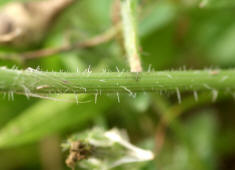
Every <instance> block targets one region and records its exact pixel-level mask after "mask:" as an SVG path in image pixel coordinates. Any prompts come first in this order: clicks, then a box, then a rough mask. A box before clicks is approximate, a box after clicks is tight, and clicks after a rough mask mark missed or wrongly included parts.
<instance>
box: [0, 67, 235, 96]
mask: <svg viewBox="0 0 235 170" xmlns="http://www.w3.org/2000/svg"><path fill="white" fill-rule="evenodd" d="M159 90H174V91H176V92H177V94H178V93H179V91H182V90H191V91H192V90H212V91H214V92H215V93H216V91H217V90H226V91H232V90H235V70H220V71H210V70H208V71H206V70H204V71H174V72H172V71H162V72H160V71H159V72H142V73H133V72H103V73H91V72H81V73H65V72H42V71H37V70H32V69H27V70H24V71H22V70H13V69H12V70H11V69H7V68H0V91H1V92H9V93H14V92H16V93H24V94H26V95H27V94H28V95H30V93H36V94H37V93H47V94H48V93H95V94H100V93H129V94H130V95H134V93H135V92H154V91H159Z"/></svg>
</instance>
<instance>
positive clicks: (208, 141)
mask: <svg viewBox="0 0 235 170" xmlns="http://www.w3.org/2000/svg"><path fill="white" fill-rule="evenodd" d="M10 1H13V0H2V1H1V2H0V5H1V6H2V5H4V4H6V3H8V2H10ZM112 3H113V1H111V0H99V2H97V1H95V0H80V1H77V2H76V3H75V4H74V5H73V6H71V7H69V9H67V10H66V11H65V12H64V13H63V14H62V15H60V16H59V18H58V19H57V20H56V23H55V25H54V27H53V28H52V29H51V30H50V32H49V34H48V36H47V38H46V40H45V41H44V42H43V44H41V47H40V48H53V47H58V46H61V45H63V44H65V43H68V42H75V41H83V40H86V39H87V38H89V37H92V36H94V35H97V34H99V33H101V32H103V31H105V30H107V29H108V28H109V27H111V25H112V22H111V13H112V10H111V9H112V8H111V6H112ZM234 16H235V1H234V0H223V1H221V0H202V1H201V0H177V1H176V0H140V6H139V36H140V41H141V55H142V62H143V66H144V70H148V68H149V66H150V65H151V68H152V69H155V70H160V69H161V70H163V69H168V70H171V69H173V70H174V69H185V68H186V69H204V68H217V67H219V68H233V67H234V66H235V47H234V42H235V23H234ZM121 48H122V47H120V44H119V43H118V42H116V41H112V42H109V43H107V44H103V45H100V46H97V47H94V48H91V49H89V50H79V51H75V52H69V53H66V54H58V55H54V56H48V57H46V58H42V59H35V60H31V61H27V62H26V63H24V64H21V65H19V64H18V63H14V62H11V61H2V60H1V61H0V66H8V67H15V66H17V67H18V68H27V67H32V68H37V67H40V68H41V69H42V70H49V71H52V70H53V71H60V70H64V71H72V72H73V71H76V70H77V67H78V68H79V69H80V70H81V71H83V70H85V69H87V68H88V67H89V66H91V68H92V69H93V70H95V71H102V70H103V69H107V70H109V71H116V66H118V68H119V70H122V69H125V70H127V69H128V66H127V61H126V59H125V57H124V54H123V51H122V49H121ZM0 53H1V54H5V53H6V51H5V50H4V49H0ZM0 79H1V78H0ZM0 81H1V80H0ZM160 94H161V95H159V94H137V96H136V97H135V98H133V97H130V96H128V95H127V94H125V95H124V94H120V103H118V98H117V95H106V94H102V96H98V99H97V103H96V104H95V102H94V100H95V97H94V95H78V99H79V103H78V104H76V100H75V98H76V96H75V95H66V96H65V95H59V97H57V96H50V97H51V98H53V99H57V100H61V101H53V100H47V99H40V98H32V97H30V98H29V99H28V98H26V97H25V96H22V95H14V100H13V101H12V98H11V96H9V95H8V94H1V96H0V126H1V130H0V169H4V170H21V169H24V170H26V169H35V170H36V169H45V170H47V169H48V170H49V169H50V163H49V164H48V161H45V160H50V162H51V163H52V164H53V163H56V162H59V163H58V165H59V168H60V169H61V170H62V169H66V166H65V164H64V163H63V162H64V158H65V156H66V155H67V153H60V152H59V153H58V152H56V150H60V149H61V148H60V146H59V145H54V144H53V143H52V144H51V145H46V147H45V143H46V142H45V141H47V140H49V141H50V140H51V141H53V139H56V140H57V141H58V140H59V142H58V143H61V142H62V141H63V140H65V139H66V137H68V136H69V135H70V134H72V133H74V132H80V131H82V130H84V129H88V128H91V127H93V126H99V127H102V128H106V129H110V128H112V127H118V128H122V129H126V130H127V132H128V134H129V136H130V139H131V141H132V142H133V143H135V144H137V145H139V146H142V147H144V148H146V149H151V150H153V151H154V150H156V159H155V160H154V161H151V162H148V163H146V164H144V165H141V166H137V167H136V168H135V167H133V166H131V165H130V167H131V168H133V169H134V168H135V169H142V170H158V169H163V170H169V169H174V170H177V169H179V170H184V169H185V170H186V169H190V170H193V169H195V170H214V169H224V170H227V169H234V168H235V167H234V163H233V162H234V160H235V135H234V130H235V122H234V121H235V117H234V110H235V105H234V100H233V99H232V95H234V94H231V92H228V93H223V92H221V93H219V97H221V98H219V99H218V100H217V102H214V103H213V102H212V95H211V94H210V93H206V94H201V93H200V92H199V93H198V101H195V99H194V97H195V94H194V96H193V94H189V93H184V94H181V95H182V103H181V104H178V101H177V97H176V94H175V93H169V92H160ZM205 96H206V97H205ZM64 100H66V101H64ZM83 102H84V103H83ZM166 114H177V115H179V116H178V117H177V116H175V118H174V120H172V121H171V122H170V123H169V124H168V125H166V127H165V128H163V129H162V130H161V131H159V130H158V129H159V125H160V124H161V120H162V117H164V115H166ZM161 143H162V145H160V144H161ZM158 146H160V149H159V148H158ZM50 148H54V150H53V149H52V151H51V149H50ZM43 151H44V152H46V153H47V152H48V153H47V154H42V153H44V152H43ZM55 154H61V155H60V156H54V157H53V158H51V157H50V155H55ZM44 157H45V158H44Z"/></svg>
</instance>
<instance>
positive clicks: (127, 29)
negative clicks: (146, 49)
mask: <svg viewBox="0 0 235 170" xmlns="http://www.w3.org/2000/svg"><path fill="white" fill-rule="evenodd" d="M137 4H138V1H137V0H121V13H122V26H123V37H124V44H125V50H126V53H127V58H128V61H129V64H130V68H131V72H141V71H142V67H141V61H140V56H139V52H138V36H137V26H136V25H137V24H136V20H137V19H136V18H137V17H136V14H137V12H136V11H137Z"/></svg>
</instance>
